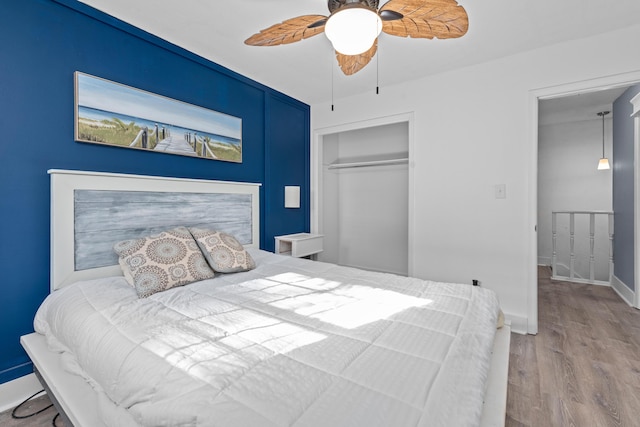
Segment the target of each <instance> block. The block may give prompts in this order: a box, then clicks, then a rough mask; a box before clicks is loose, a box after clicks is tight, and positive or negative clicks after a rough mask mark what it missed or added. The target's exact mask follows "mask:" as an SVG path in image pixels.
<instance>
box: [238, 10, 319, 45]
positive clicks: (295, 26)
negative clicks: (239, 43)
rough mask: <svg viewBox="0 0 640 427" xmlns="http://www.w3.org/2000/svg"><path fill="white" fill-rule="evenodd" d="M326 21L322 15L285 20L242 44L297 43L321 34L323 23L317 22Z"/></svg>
mask: <svg viewBox="0 0 640 427" xmlns="http://www.w3.org/2000/svg"><path fill="white" fill-rule="evenodd" d="M326 19H327V17H326V16H323V15H303V16H298V17H296V18H291V19H287V20H286V21H284V22H281V23H280V24H275V25H272V26H271V27H269V28H267V29H264V30H262V31H260V32H259V33H256V34H254V35H252V36H251V37H249V38H248V39H246V40H245V41H244V43H245V44H248V45H251V46H277V45H280V44H288V43H293V42H298V41H300V40H302V39H306V38H309V37H312V36H315V35H316V34H320V33H321V32H323V31H324V23H320V22H319V21H323V20H324V21H326ZM313 24H316V25H313ZM312 25H313V27H311V26H312Z"/></svg>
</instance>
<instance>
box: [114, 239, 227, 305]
mask: <svg viewBox="0 0 640 427" xmlns="http://www.w3.org/2000/svg"><path fill="white" fill-rule="evenodd" d="M113 249H114V250H115V252H116V253H117V254H118V257H119V263H120V266H121V267H122V270H123V273H124V277H125V278H126V279H127V281H129V282H130V283H131V282H133V283H131V284H132V285H133V286H134V287H135V288H136V292H137V293H138V297H140V298H146V297H148V296H150V295H153V294H155V293H156V292H162V291H165V290H167V289H171V288H173V287H176V286H183V285H186V284H188V283H191V282H196V281H198V280H205V279H210V278H212V277H213V276H214V274H215V273H214V272H213V271H212V270H211V268H210V267H209V266H208V265H207V261H206V260H205V259H204V256H203V255H202V252H200V249H199V248H198V244H197V243H196V242H195V240H193V237H192V236H191V233H189V230H188V229H187V228H186V227H178V228H174V229H172V230H167V231H163V232H162V233H160V234H158V235H153V236H147V237H143V238H140V239H132V240H123V241H121V242H118V243H116V244H115V245H114V247H113Z"/></svg>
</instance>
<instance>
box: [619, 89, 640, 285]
mask: <svg viewBox="0 0 640 427" xmlns="http://www.w3.org/2000/svg"><path fill="white" fill-rule="evenodd" d="M638 93H640V85H636V86H632V87H630V88H629V89H627V90H626V91H625V92H624V93H623V94H622V95H620V96H619V97H618V99H616V100H615V101H614V103H613V211H614V227H615V230H614V233H615V234H614V236H613V256H614V259H613V261H614V263H615V265H614V274H615V275H616V277H617V278H618V279H620V280H621V281H622V282H623V283H624V284H625V285H627V287H629V288H630V289H631V290H634V289H635V274H634V259H635V256H634V253H635V251H634V228H633V224H634V218H635V211H634V170H633V159H634V148H633V146H634V125H633V119H632V118H631V117H630V116H631V113H632V112H633V106H632V105H631V103H630V102H629V101H630V100H631V98H633V97H634V96H636V95H637V94H638Z"/></svg>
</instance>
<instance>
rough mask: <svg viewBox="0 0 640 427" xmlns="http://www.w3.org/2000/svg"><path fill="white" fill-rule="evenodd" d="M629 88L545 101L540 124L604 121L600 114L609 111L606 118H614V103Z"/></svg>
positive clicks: (540, 115) (541, 109)
mask: <svg viewBox="0 0 640 427" xmlns="http://www.w3.org/2000/svg"><path fill="white" fill-rule="evenodd" d="M626 89H627V87H619V88H614V89H603V90H599V91H595V92H588V93H578V94H575V95H569V96H563V97H561V98H554V99H545V100H542V101H540V103H539V104H538V124H539V125H541V126H545V125H552V124H556V123H569V122H582V121H586V120H602V118H601V117H600V116H598V113H599V112H601V111H609V112H610V113H611V114H608V115H607V116H606V117H605V118H606V119H611V118H612V117H613V101H615V100H616V99H617V98H618V97H619V96H620V95H622V93H623V92H624V91H625V90H626Z"/></svg>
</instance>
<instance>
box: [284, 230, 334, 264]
mask: <svg viewBox="0 0 640 427" xmlns="http://www.w3.org/2000/svg"><path fill="white" fill-rule="evenodd" d="M275 239H276V253H277V254H280V255H290V256H292V257H296V258H301V257H305V256H308V255H313V254H317V253H319V252H322V239H323V236H322V234H310V233H296V234H287V235H285V236H276V237H275Z"/></svg>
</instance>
